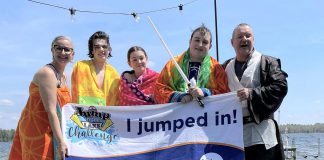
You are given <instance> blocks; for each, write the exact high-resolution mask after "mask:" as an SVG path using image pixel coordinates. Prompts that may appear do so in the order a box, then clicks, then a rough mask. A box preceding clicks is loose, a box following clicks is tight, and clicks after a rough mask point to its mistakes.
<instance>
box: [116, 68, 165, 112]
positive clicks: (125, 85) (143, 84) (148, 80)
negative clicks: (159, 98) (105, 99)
mask: <svg viewBox="0 0 324 160" xmlns="http://www.w3.org/2000/svg"><path fill="white" fill-rule="evenodd" d="M133 72H134V71H131V73H133ZM124 73H125V72H124ZM158 76H159V73H157V72H155V71H153V70H151V69H149V68H147V69H146V73H145V74H143V75H141V76H140V77H138V79H137V80H136V81H134V82H133V83H131V82H128V81H127V80H126V78H125V77H123V75H122V78H121V80H120V88H119V105H120V106H132V105H148V104H154V103H155V102H154V98H153V92H154V87H155V83H156V79H157V78H158Z"/></svg>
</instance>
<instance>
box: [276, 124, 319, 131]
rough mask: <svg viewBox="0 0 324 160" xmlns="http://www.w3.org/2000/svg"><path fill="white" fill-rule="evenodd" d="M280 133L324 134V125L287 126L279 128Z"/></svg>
mask: <svg viewBox="0 0 324 160" xmlns="http://www.w3.org/2000/svg"><path fill="white" fill-rule="evenodd" d="M279 129H280V133H286V131H287V133H324V123H315V124H309V125H303V124H285V125H280V126H279Z"/></svg>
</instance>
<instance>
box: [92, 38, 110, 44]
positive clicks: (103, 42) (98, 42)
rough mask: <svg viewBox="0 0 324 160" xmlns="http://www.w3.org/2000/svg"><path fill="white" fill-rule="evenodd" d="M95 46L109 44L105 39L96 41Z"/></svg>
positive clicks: (94, 41)
mask: <svg viewBox="0 0 324 160" xmlns="http://www.w3.org/2000/svg"><path fill="white" fill-rule="evenodd" d="M93 44H107V40H105V39H94V40H93Z"/></svg>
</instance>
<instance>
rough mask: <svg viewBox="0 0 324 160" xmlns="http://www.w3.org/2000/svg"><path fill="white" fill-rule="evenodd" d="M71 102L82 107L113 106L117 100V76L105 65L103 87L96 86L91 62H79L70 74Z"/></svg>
mask: <svg viewBox="0 0 324 160" xmlns="http://www.w3.org/2000/svg"><path fill="white" fill-rule="evenodd" d="M71 81H72V102H73V103H78V104H84V105H98V106H115V105H116V103H117V100H118V96H117V95H118V94H117V92H118V83H119V74H118V72H117V71H116V70H115V68H114V67H113V66H111V65H110V64H106V70H105V78H104V87H103V88H100V87H99V86H98V83H97V82H98V79H97V73H96V69H95V66H94V64H93V62H92V60H84V61H79V62H77V63H76V64H75V65H74V68H73V72H72V80H71Z"/></svg>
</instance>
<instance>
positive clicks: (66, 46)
mask: <svg viewBox="0 0 324 160" xmlns="http://www.w3.org/2000/svg"><path fill="white" fill-rule="evenodd" d="M51 51H52V56H53V61H52V62H51V63H49V64H47V65H45V66H43V67H42V68H40V69H39V70H38V71H37V72H36V74H35V75H34V78H33V80H32V82H31V84H30V86H29V98H28V101H27V104H26V107H25V109H24V110H23V112H22V114H21V117H20V120H19V123H18V126H17V130H16V133H15V136H14V139H13V142H12V146H11V151H10V154H9V159H12V160H19V159H62V157H64V155H65V154H66V153H67V146H66V145H65V142H64V140H63V136H62V132H61V127H60V120H59V119H60V117H59V116H58V115H60V113H59V112H60V110H61V107H63V105H65V104H66V103H69V102H70V101H71V98H70V94H69V90H68V87H67V82H66V79H67V78H66V75H65V74H64V73H63V72H64V69H65V66H66V65H67V63H69V62H70V61H71V60H72V59H73V56H74V51H73V45H72V41H71V39H70V38H68V37H66V36H58V37H56V38H55V39H54V40H53V42H52V46H51Z"/></svg>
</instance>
